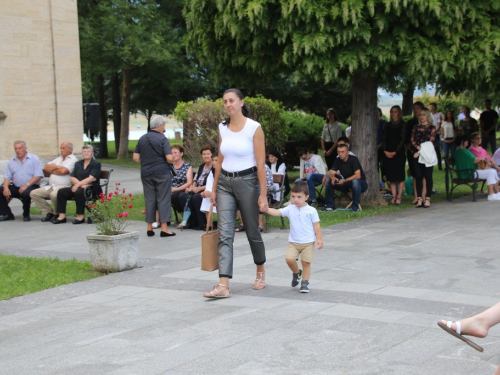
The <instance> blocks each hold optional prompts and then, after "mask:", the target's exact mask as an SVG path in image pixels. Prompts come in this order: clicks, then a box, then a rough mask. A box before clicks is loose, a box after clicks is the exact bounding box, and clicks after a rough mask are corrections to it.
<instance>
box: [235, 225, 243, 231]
mask: <svg viewBox="0 0 500 375" xmlns="http://www.w3.org/2000/svg"><path fill="white" fill-rule="evenodd" d="M234 231H235V232H244V231H245V227H244V226H243V225H240V226H238V227H236V228H234Z"/></svg>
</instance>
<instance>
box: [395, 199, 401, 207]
mask: <svg viewBox="0 0 500 375" xmlns="http://www.w3.org/2000/svg"><path fill="white" fill-rule="evenodd" d="M394 204H395V205H396V206H401V198H396V200H395V201H394Z"/></svg>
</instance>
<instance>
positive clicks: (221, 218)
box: [217, 172, 266, 279]
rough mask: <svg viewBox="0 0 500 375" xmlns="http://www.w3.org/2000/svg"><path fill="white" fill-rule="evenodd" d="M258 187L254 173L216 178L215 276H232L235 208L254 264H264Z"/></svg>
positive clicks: (221, 175) (264, 250)
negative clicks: (217, 260) (238, 211)
mask: <svg viewBox="0 0 500 375" xmlns="http://www.w3.org/2000/svg"><path fill="white" fill-rule="evenodd" d="M259 194H260V186H259V179H258V177H257V172H254V173H251V174H249V175H247V176H243V177H228V176H225V175H223V174H222V173H221V174H220V175H219V184H218V186H217V227H218V229H219V245H218V248H217V249H218V254H219V277H228V278H230V279H231V278H232V277H233V241H234V228H235V225H236V211H237V210H238V209H239V210H240V212H241V217H242V219H243V223H244V225H245V233H246V235H247V238H248V242H249V243H250V249H251V250H252V255H253V261H254V263H255V264H256V265H262V264H264V263H265V262H266V249H265V248H264V242H263V241H262V236H261V234H260V229H259V214H260V210H259V204H258V199H259Z"/></svg>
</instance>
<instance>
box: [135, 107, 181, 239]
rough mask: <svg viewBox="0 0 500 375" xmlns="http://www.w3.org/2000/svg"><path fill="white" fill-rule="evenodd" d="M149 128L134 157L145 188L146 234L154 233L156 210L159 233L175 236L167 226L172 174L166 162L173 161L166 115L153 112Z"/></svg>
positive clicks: (140, 140) (165, 235) (136, 148)
mask: <svg viewBox="0 0 500 375" xmlns="http://www.w3.org/2000/svg"><path fill="white" fill-rule="evenodd" d="M150 129H151V131H150V132H149V133H147V134H145V135H143V136H142V137H141V138H140V139H139V141H138V142H137V146H136V147H135V150H134V155H133V159H134V161H135V162H137V163H140V164H141V180H142V186H143V189H144V204H145V205H146V223H147V232H146V233H147V235H148V236H149V237H151V236H154V234H155V232H154V231H153V223H154V222H155V221H156V211H158V214H159V216H160V225H161V232H160V237H170V236H175V233H174V232H172V231H170V230H169V229H168V224H167V223H168V222H169V221H171V219H172V218H171V215H172V213H171V209H170V204H171V191H172V175H171V172H170V167H169V165H168V164H169V163H173V162H174V156H173V155H172V150H171V149H170V143H169V142H168V139H167V138H166V137H165V136H164V135H163V133H164V132H165V118H164V117H162V116H155V117H154V118H153V119H152V120H151V123H150Z"/></svg>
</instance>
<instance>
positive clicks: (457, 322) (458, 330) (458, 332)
mask: <svg viewBox="0 0 500 375" xmlns="http://www.w3.org/2000/svg"><path fill="white" fill-rule="evenodd" d="M455 323H456V325H457V330H456V332H457V334H459V335H460V333H461V332H462V327H461V326H460V322H459V321H458V320H457V321H456V322H455Z"/></svg>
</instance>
